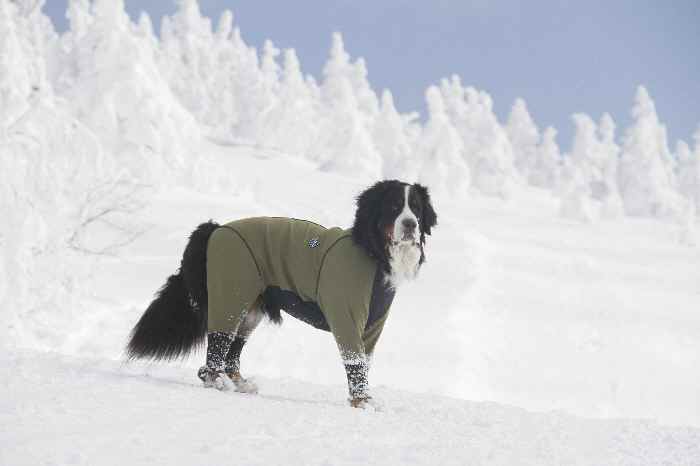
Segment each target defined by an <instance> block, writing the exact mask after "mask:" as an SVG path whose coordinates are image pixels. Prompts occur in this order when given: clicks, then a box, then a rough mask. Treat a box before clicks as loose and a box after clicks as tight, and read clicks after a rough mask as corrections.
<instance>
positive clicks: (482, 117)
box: [440, 76, 518, 197]
mask: <svg viewBox="0 0 700 466" xmlns="http://www.w3.org/2000/svg"><path fill="white" fill-rule="evenodd" d="M440 90H441V93H442V97H443V101H444V107H445V113H446V115H447V116H448V119H449V120H450V121H451V124H452V125H453V126H454V128H455V129H456V130H457V132H458V134H459V135H460V137H461V139H462V145H463V147H464V149H463V154H464V157H465V160H466V161H467V163H468V165H469V170H470V173H471V185H472V186H473V187H474V188H475V189H477V190H478V191H479V192H481V193H483V194H486V195H491V196H500V197H508V196H509V195H510V192H511V190H512V187H513V185H514V184H515V183H517V181H518V175H517V172H516V169H515V166H514V165H513V148H512V146H511V144H510V141H509V140H508V136H507V134H506V132H505V130H504V129H503V127H502V126H501V125H500V124H499V123H498V119H497V118H496V115H495V113H494V112H493V101H492V100H491V97H490V96H489V95H488V94H487V93H485V92H480V91H477V90H476V89H474V88H472V87H467V88H464V87H463V86H462V84H461V81H460V79H459V77H458V76H452V78H451V79H450V80H446V79H443V80H442V82H441V85H440Z"/></svg>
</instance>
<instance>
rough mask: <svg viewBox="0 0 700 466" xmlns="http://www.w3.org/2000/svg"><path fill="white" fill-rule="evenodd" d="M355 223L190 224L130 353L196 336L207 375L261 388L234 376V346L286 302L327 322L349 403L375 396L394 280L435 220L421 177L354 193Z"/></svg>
mask: <svg viewBox="0 0 700 466" xmlns="http://www.w3.org/2000/svg"><path fill="white" fill-rule="evenodd" d="M356 201H357V208H356V212H355V220H354V223H353V225H352V228H350V229H347V230H344V229H341V228H325V227H322V226H321V225H318V224H315V223H313V222H309V221H306V220H298V219H292V218H281V217H257V218H247V219H241V220H237V221H233V222H230V223H227V224H224V225H219V224H217V223H215V222H213V221H209V222H206V223H203V224H201V225H199V227H197V229H196V230H195V231H194V232H193V233H192V234H191V236H190V238H189V242H188V243H187V246H186V247H185V251H184V254H183V258H182V261H181V264H180V268H179V270H178V271H177V272H176V273H175V274H174V275H171V276H170V277H169V278H168V279H167V281H166V283H165V285H164V286H163V287H162V288H161V289H160V290H159V291H158V293H157V294H156V297H155V299H154V300H153V301H152V302H151V304H150V305H149V306H148V308H147V309H146V311H145V312H144V314H143V315H142V316H141V318H140V319H139V321H138V323H137V324H136V325H135V327H134V329H133V330H132V332H131V335H130V339H129V342H128V345H127V348H126V354H127V357H128V358H129V359H135V358H146V359H155V360H172V359H177V358H179V357H182V356H185V355H187V354H188V353H189V352H190V351H191V350H193V349H194V348H196V347H198V346H200V345H202V344H203V342H204V338H205V336H206V340H207V350H206V363H205V365H204V366H202V367H201V368H200V369H199V371H198V374H197V375H198V377H199V378H200V379H201V380H202V382H203V383H204V385H205V386H213V387H216V388H218V389H224V388H226V386H227V384H226V382H225V377H227V378H228V380H230V381H231V382H233V386H234V387H235V389H236V390H237V391H239V392H245V393H256V392H257V387H256V386H255V384H254V383H253V382H252V381H250V380H248V379H245V378H244V377H242V376H241V372H240V356H241V352H242V350H243V347H244V345H245V343H246V341H247V340H248V339H249V338H250V336H251V334H252V333H253V331H254V330H255V328H256V327H257V326H258V324H259V323H260V321H261V320H262V318H263V317H264V316H267V317H268V318H269V320H270V321H272V322H273V323H277V324H280V323H281V321H282V317H281V313H280V311H281V310H284V311H285V313H287V314H289V315H291V316H293V317H296V318H298V319H300V320H302V321H304V322H306V323H308V324H310V325H312V326H313V327H316V328H318V329H321V330H325V331H329V332H331V333H332V334H333V336H334V338H335V340H336V343H337V345H338V348H339V350H340V354H341V359H342V361H343V364H344V367H345V370H346V374H347V382H348V391H349V399H348V401H349V403H350V405H351V406H353V407H365V406H366V405H367V404H368V403H370V402H371V397H370V395H369V389H368V388H369V387H368V380H367V377H368V370H369V365H370V361H371V357H372V355H373V352H374V347H375V344H376V342H377V340H378V339H379V336H380V335H381V332H382V329H383V327H384V323H385V321H386V318H387V316H388V313H389V308H390V306H391V303H392V301H393V298H394V294H395V292H396V289H397V288H398V287H400V286H401V284H403V283H404V282H406V281H408V280H412V279H414V278H415V277H416V276H417V274H418V271H419V269H420V267H421V265H422V264H423V263H424V262H425V258H426V256H425V242H426V235H430V234H431V230H432V228H433V227H435V226H436V225H437V214H436V213H435V209H434V208H433V205H432V203H431V199H430V195H429V193H428V189H427V188H426V187H425V186H422V185H420V184H418V183H415V184H409V183H404V182H401V181H398V180H384V181H379V182H377V183H375V184H374V185H373V186H371V187H369V188H368V189H366V190H365V191H363V192H362V193H361V194H360V195H359V196H358V197H357V200H356Z"/></svg>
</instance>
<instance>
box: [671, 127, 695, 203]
mask: <svg viewBox="0 0 700 466" xmlns="http://www.w3.org/2000/svg"><path fill="white" fill-rule="evenodd" d="M694 139H695V150H694V151H691V149H690V147H689V146H688V144H686V143H685V142H684V141H678V144H677V145H676V156H677V158H678V188H679V191H680V193H681V194H682V195H683V196H684V197H685V198H686V199H687V200H688V202H689V203H690V204H694V205H695V210H696V211H697V209H698V208H699V207H700V127H699V128H698V129H697V131H696V132H695V135H694Z"/></svg>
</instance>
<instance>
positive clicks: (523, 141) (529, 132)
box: [505, 99, 540, 180]
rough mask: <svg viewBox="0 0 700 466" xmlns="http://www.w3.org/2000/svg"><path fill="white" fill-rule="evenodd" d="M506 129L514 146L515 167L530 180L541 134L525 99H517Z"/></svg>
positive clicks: (535, 162)
mask: <svg viewBox="0 0 700 466" xmlns="http://www.w3.org/2000/svg"><path fill="white" fill-rule="evenodd" d="M505 130H506V133H507V134H508V139H509V140H510V143H511V145H512V146H513V156H514V159H515V167H516V168H517V169H518V171H519V172H520V174H521V175H522V176H523V178H525V179H526V180H529V179H530V176H531V174H532V172H533V170H534V167H535V165H536V164H537V146H538V144H539V143H540V134H539V130H538V129H537V125H536V124H535V122H534V121H533V120H532V117H531V116H530V113H529V112H528V110H527V105H526V104H525V101H524V100H523V99H515V103H514V104H513V107H512V108H511V111H510V114H509V116H508V122H507V124H506V126H505Z"/></svg>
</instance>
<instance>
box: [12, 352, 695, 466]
mask: <svg viewBox="0 0 700 466" xmlns="http://www.w3.org/2000/svg"><path fill="white" fill-rule="evenodd" d="M0 365H1V367H2V368H3V372H4V370H5V369H7V370H8V372H10V373H9V374H4V373H3V374H2V375H3V379H2V380H3V382H2V385H0V386H1V387H2V402H0V403H2V405H0V406H2V410H0V425H2V426H3V427H2V429H1V430H0V432H2V448H1V449H0V464H3V465H13V466H20V465H43V464H46V465H89V466H93V465H96V464H99V465H115V466H116V465H119V466H121V465H125V464H128V465H133V466H136V465H168V466H171V465H200V464H201V465H204V464H245V465H275V464H289V465H303V466H310V465H389V464H396V465H419V464H422V465H427V464H439V465H465V464H469V465H536V466H544V465H563V464H566V465H584V464H585V465H603V464H604V465H660V464H669V465H674V466H681V465H697V464H698V461H699V458H700V430H697V429H692V428H687V427H663V426H661V425H659V424H657V423H655V422H651V421H629V420H607V421H603V420H590V419H583V418H579V417H575V416H571V415H569V414H565V413H562V412H553V413H547V414H534V413H530V412H527V411H525V410H523V409H521V408H516V407H511V406H506V405H500V404H496V403H490V402H473V401H462V400H457V399H450V398H444V397H440V396H435V395H427V394H422V395H418V394H415V393H410V392H406V391H402V390H397V389H395V388H389V387H385V386H382V387H380V388H379V389H377V390H376V396H379V397H380V398H381V399H383V400H385V402H384V406H383V411H381V412H369V411H362V410H354V409H351V408H349V407H347V406H346V404H345V403H344V402H343V400H342V398H341V397H339V396H338V394H339V393H340V392H341V391H342V390H344V387H343V386H342V384H337V385H336V386H331V387H327V386H322V385H318V384H312V383H308V382H301V381H299V380H296V379H291V378H289V377H281V378H275V379H271V378H267V377H263V378H260V379H259V380H258V382H259V383H260V385H261V387H262V388H261V392H260V394H258V395H256V396H250V395H243V394H238V393H235V392H218V391H216V390H213V389H203V388H202V387H201V386H200V385H199V384H198V383H196V382H195V380H194V379H193V377H192V372H191V371H190V370H188V369H185V368H174V367H173V368H164V369H157V370H147V369H146V368H144V367H143V366H140V365H139V366H127V367H125V366H121V365H120V364H119V363H116V362H110V361H105V360H97V359H78V358H70V357H65V356H57V355H38V354H36V353H18V354H17V353H15V354H11V355H7V354H5V355H2V356H0ZM8 396H9V398H10V399H12V400H14V402H13V403H7V400H8ZM8 427H9V428H8Z"/></svg>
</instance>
